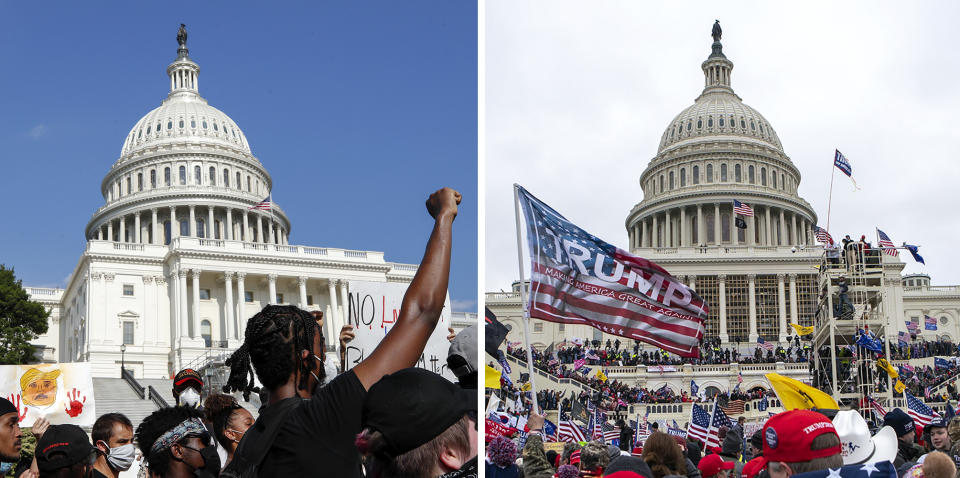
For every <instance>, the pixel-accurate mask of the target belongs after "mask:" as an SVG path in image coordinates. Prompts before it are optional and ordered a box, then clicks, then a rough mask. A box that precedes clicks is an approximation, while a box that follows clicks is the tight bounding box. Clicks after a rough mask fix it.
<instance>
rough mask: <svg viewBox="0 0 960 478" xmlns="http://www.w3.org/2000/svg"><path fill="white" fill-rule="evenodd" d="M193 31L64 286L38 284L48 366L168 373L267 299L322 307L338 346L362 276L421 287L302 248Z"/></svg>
mask: <svg viewBox="0 0 960 478" xmlns="http://www.w3.org/2000/svg"><path fill="white" fill-rule="evenodd" d="M185 36H186V35H185V34H184V35H183V38H182V40H181V38H179V37H178V41H179V42H180V47H179V49H178V50H177V56H176V58H175V59H174V60H173V62H172V63H170V64H169V65H168V66H167V69H166V73H167V75H168V81H167V82H166V87H167V88H168V89H169V92H168V93H167V95H166V98H164V99H163V101H162V102H161V104H160V106H158V107H156V108H154V109H152V110H151V111H149V112H148V113H146V114H145V115H144V116H143V117H142V118H140V119H139V120H138V121H137V122H136V123H134V125H133V128H132V129H131V130H130V133H129V134H128V135H127V136H126V137H125V138H124V139H123V146H122V147H121V148H120V155H119V159H117V160H116V162H114V163H113V165H112V166H111V167H110V169H109V171H108V172H107V173H106V175H105V176H104V178H103V181H102V182H101V183H100V194H101V195H102V196H103V200H104V204H103V206H101V207H100V208H99V209H97V210H96V211H94V212H93V216H92V217H91V218H90V221H89V223H88V224H87V227H86V230H85V232H84V234H85V237H86V248H85V250H84V251H83V253H82V254H81V256H80V258H79V261H78V263H77V265H76V268H75V269H74V270H73V273H72V274H71V275H70V277H69V279H68V281H67V285H66V287H65V288H64V289H43V288H32V287H27V291H28V292H29V293H30V295H31V296H32V298H33V299H34V300H37V301H39V302H41V303H43V304H45V305H47V306H48V308H49V309H50V310H51V314H50V326H49V331H48V332H47V333H46V334H44V335H42V336H41V337H39V338H38V339H37V340H36V341H35V344H36V345H37V346H38V347H39V348H40V349H41V352H40V355H41V356H42V360H43V361H47V362H57V361H59V362H89V363H91V364H92V369H93V371H94V375H95V376H96V377H120V375H121V374H120V368H121V361H122V362H123V363H124V366H125V368H126V369H127V370H129V371H131V372H132V373H133V376H134V377H136V378H147V379H158V378H169V377H170V376H171V374H173V373H175V372H176V371H177V370H179V369H181V368H183V367H186V366H192V367H196V368H200V367H201V366H202V365H203V363H204V360H205V359H206V358H207V357H210V356H212V355H215V354H220V355H222V354H224V353H226V352H229V351H231V350H233V349H236V348H237V347H238V346H239V345H240V343H242V341H243V331H244V330H245V327H246V320H247V319H248V318H249V317H251V316H252V315H254V314H255V313H256V312H258V311H259V310H260V309H261V308H262V307H264V306H266V305H267V304H292V305H296V306H298V307H300V308H303V309H306V310H310V311H322V312H323V313H324V331H323V332H324V335H325V336H326V337H327V338H328V340H327V342H328V345H330V346H333V345H334V344H335V339H332V338H334V337H337V335H338V334H339V330H340V327H341V326H342V325H343V324H344V323H345V322H346V319H345V316H346V314H347V310H348V305H347V304H348V300H349V299H348V297H349V291H350V283H351V281H365V282H399V283H409V282H410V281H411V280H412V279H413V275H414V273H415V272H416V270H417V265H415V264H398V263H393V262H389V261H387V260H386V258H385V257H384V253H383V252H375V251H359V250H348V249H340V248H334V247H314V246H304V245H293V244H291V243H290V234H291V231H292V230H293V226H292V222H291V218H289V217H288V216H287V214H286V213H285V212H284V210H283V209H282V208H281V207H280V206H279V205H278V204H276V203H272V199H271V194H270V193H271V190H272V186H273V184H272V179H271V177H270V174H269V173H268V172H267V169H266V168H265V167H264V164H263V163H261V161H260V160H259V159H258V158H257V157H256V156H254V154H253V152H252V149H251V146H250V143H249V140H248V138H247V136H246V135H245V134H244V133H243V131H242V130H241V129H240V127H239V126H238V125H237V124H236V123H235V122H234V121H233V120H232V119H230V117H229V116H227V115H226V114H225V113H224V112H222V111H220V110H219V109H217V108H215V107H213V106H211V105H209V104H208V103H207V100H206V99H204V98H203V96H201V94H200V87H199V77H200V66H199V65H198V64H197V63H196V62H195V61H194V60H193V59H191V57H190V55H189V51H188V49H187V46H186V38H185ZM155 86H156V87H157V88H158V93H159V92H160V91H159V88H162V87H163V83H161V82H159V81H158V82H157V83H156V85H155ZM267 201H269V202H271V203H272V205H271V207H269V208H265V207H262V208H258V207H257V206H258V205H261V206H265V204H262V203H264V202H267ZM448 304H449V302H448ZM447 310H448V311H449V309H447ZM461 315H462V314H461ZM471 316H472V317H473V318H475V317H476V316H475V315H473V314H467V316H466V317H459V320H458V318H454V322H453V325H454V326H455V328H458V329H459V328H461V327H463V326H465V325H469V323H471V322H472V321H471Z"/></svg>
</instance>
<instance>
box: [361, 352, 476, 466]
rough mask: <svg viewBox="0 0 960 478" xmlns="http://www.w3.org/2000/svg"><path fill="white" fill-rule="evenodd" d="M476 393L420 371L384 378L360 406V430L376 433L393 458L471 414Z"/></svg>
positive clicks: (435, 375)
mask: <svg viewBox="0 0 960 478" xmlns="http://www.w3.org/2000/svg"><path fill="white" fill-rule="evenodd" d="M476 407H477V392H476V391H475V390H466V389H462V388H460V387H458V386H457V385H455V384H454V383H452V382H450V381H449V380H447V379H445V378H443V377H441V376H440V375H437V374H435V373H433V372H429V371H427V370H424V369H422V368H407V369H403V370H400V371H398V372H396V373H392V374H390V375H385V376H384V377H383V378H382V379H380V381H379V382H377V383H375V384H373V386H372V387H370V391H369V392H367V397H366V399H365V400H364V402H363V426H364V427H369V428H372V429H374V430H377V431H379V432H380V433H382V434H383V436H384V439H385V440H386V441H387V443H388V444H389V448H388V450H387V452H388V454H390V455H392V456H394V457H396V456H399V455H402V454H404V453H406V452H408V451H410V450H413V449H415V448H417V447H419V446H420V445H423V444H424V443H427V442H429V441H430V440H432V439H434V438H435V437H437V435H440V434H441V433H443V432H444V431H445V430H446V429H447V428H450V426H452V425H453V424H455V423H456V422H457V421H458V420H460V419H461V418H463V416H464V415H468V414H469V413H470V412H471V411H472V412H473V413H474V416H475V415H476Z"/></svg>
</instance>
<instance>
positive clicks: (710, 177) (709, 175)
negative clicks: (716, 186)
mask: <svg viewBox="0 0 960 478" xmlns="http://www.w3.org/2000/svg"><path fill="white" fill-rule="evenodd" d="M707 182H708V183H712V182H713V165H712V164H708V165H707Z"/></svg>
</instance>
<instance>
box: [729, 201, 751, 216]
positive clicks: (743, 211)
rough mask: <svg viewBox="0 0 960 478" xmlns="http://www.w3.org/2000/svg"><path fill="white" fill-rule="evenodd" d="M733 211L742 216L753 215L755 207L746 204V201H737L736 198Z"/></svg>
mask: <svg viewBox="0 0 960 478" xmlns="http://www.w3.org/2000/svg"><path fill="white" fill-rule="evenodd" d="M733 213H734V214H739V215H741V216H752V215H753V208H751V207H750V206H748V205H746V204H744V203H742V202H740V201H737V200H736V199H734V200H733Z"/></svg>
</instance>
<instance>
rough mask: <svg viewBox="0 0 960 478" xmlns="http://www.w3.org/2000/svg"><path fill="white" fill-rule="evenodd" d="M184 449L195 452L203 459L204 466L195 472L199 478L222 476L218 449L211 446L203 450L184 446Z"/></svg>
mask: <svg viewBox="0 0 960 478" xmlns="http://www.w3.org/2000/svg"><path fill="white" fill-rule="evenodd" d="M184 448H187V449H190V450H193V451H195V452H197V453H199V454H200V457H201V458H203V466H201V467H200V468H197V469H196V470H194V471H193V474H194V475H196V476H197V478H215V477H216V476H218V475H220V455H218V454H217V447H215V446H213V445H210V446H208V447H206V448H204V449H202V450H198V449H196V448H191V447H188V446H184Z"/></svg>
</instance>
